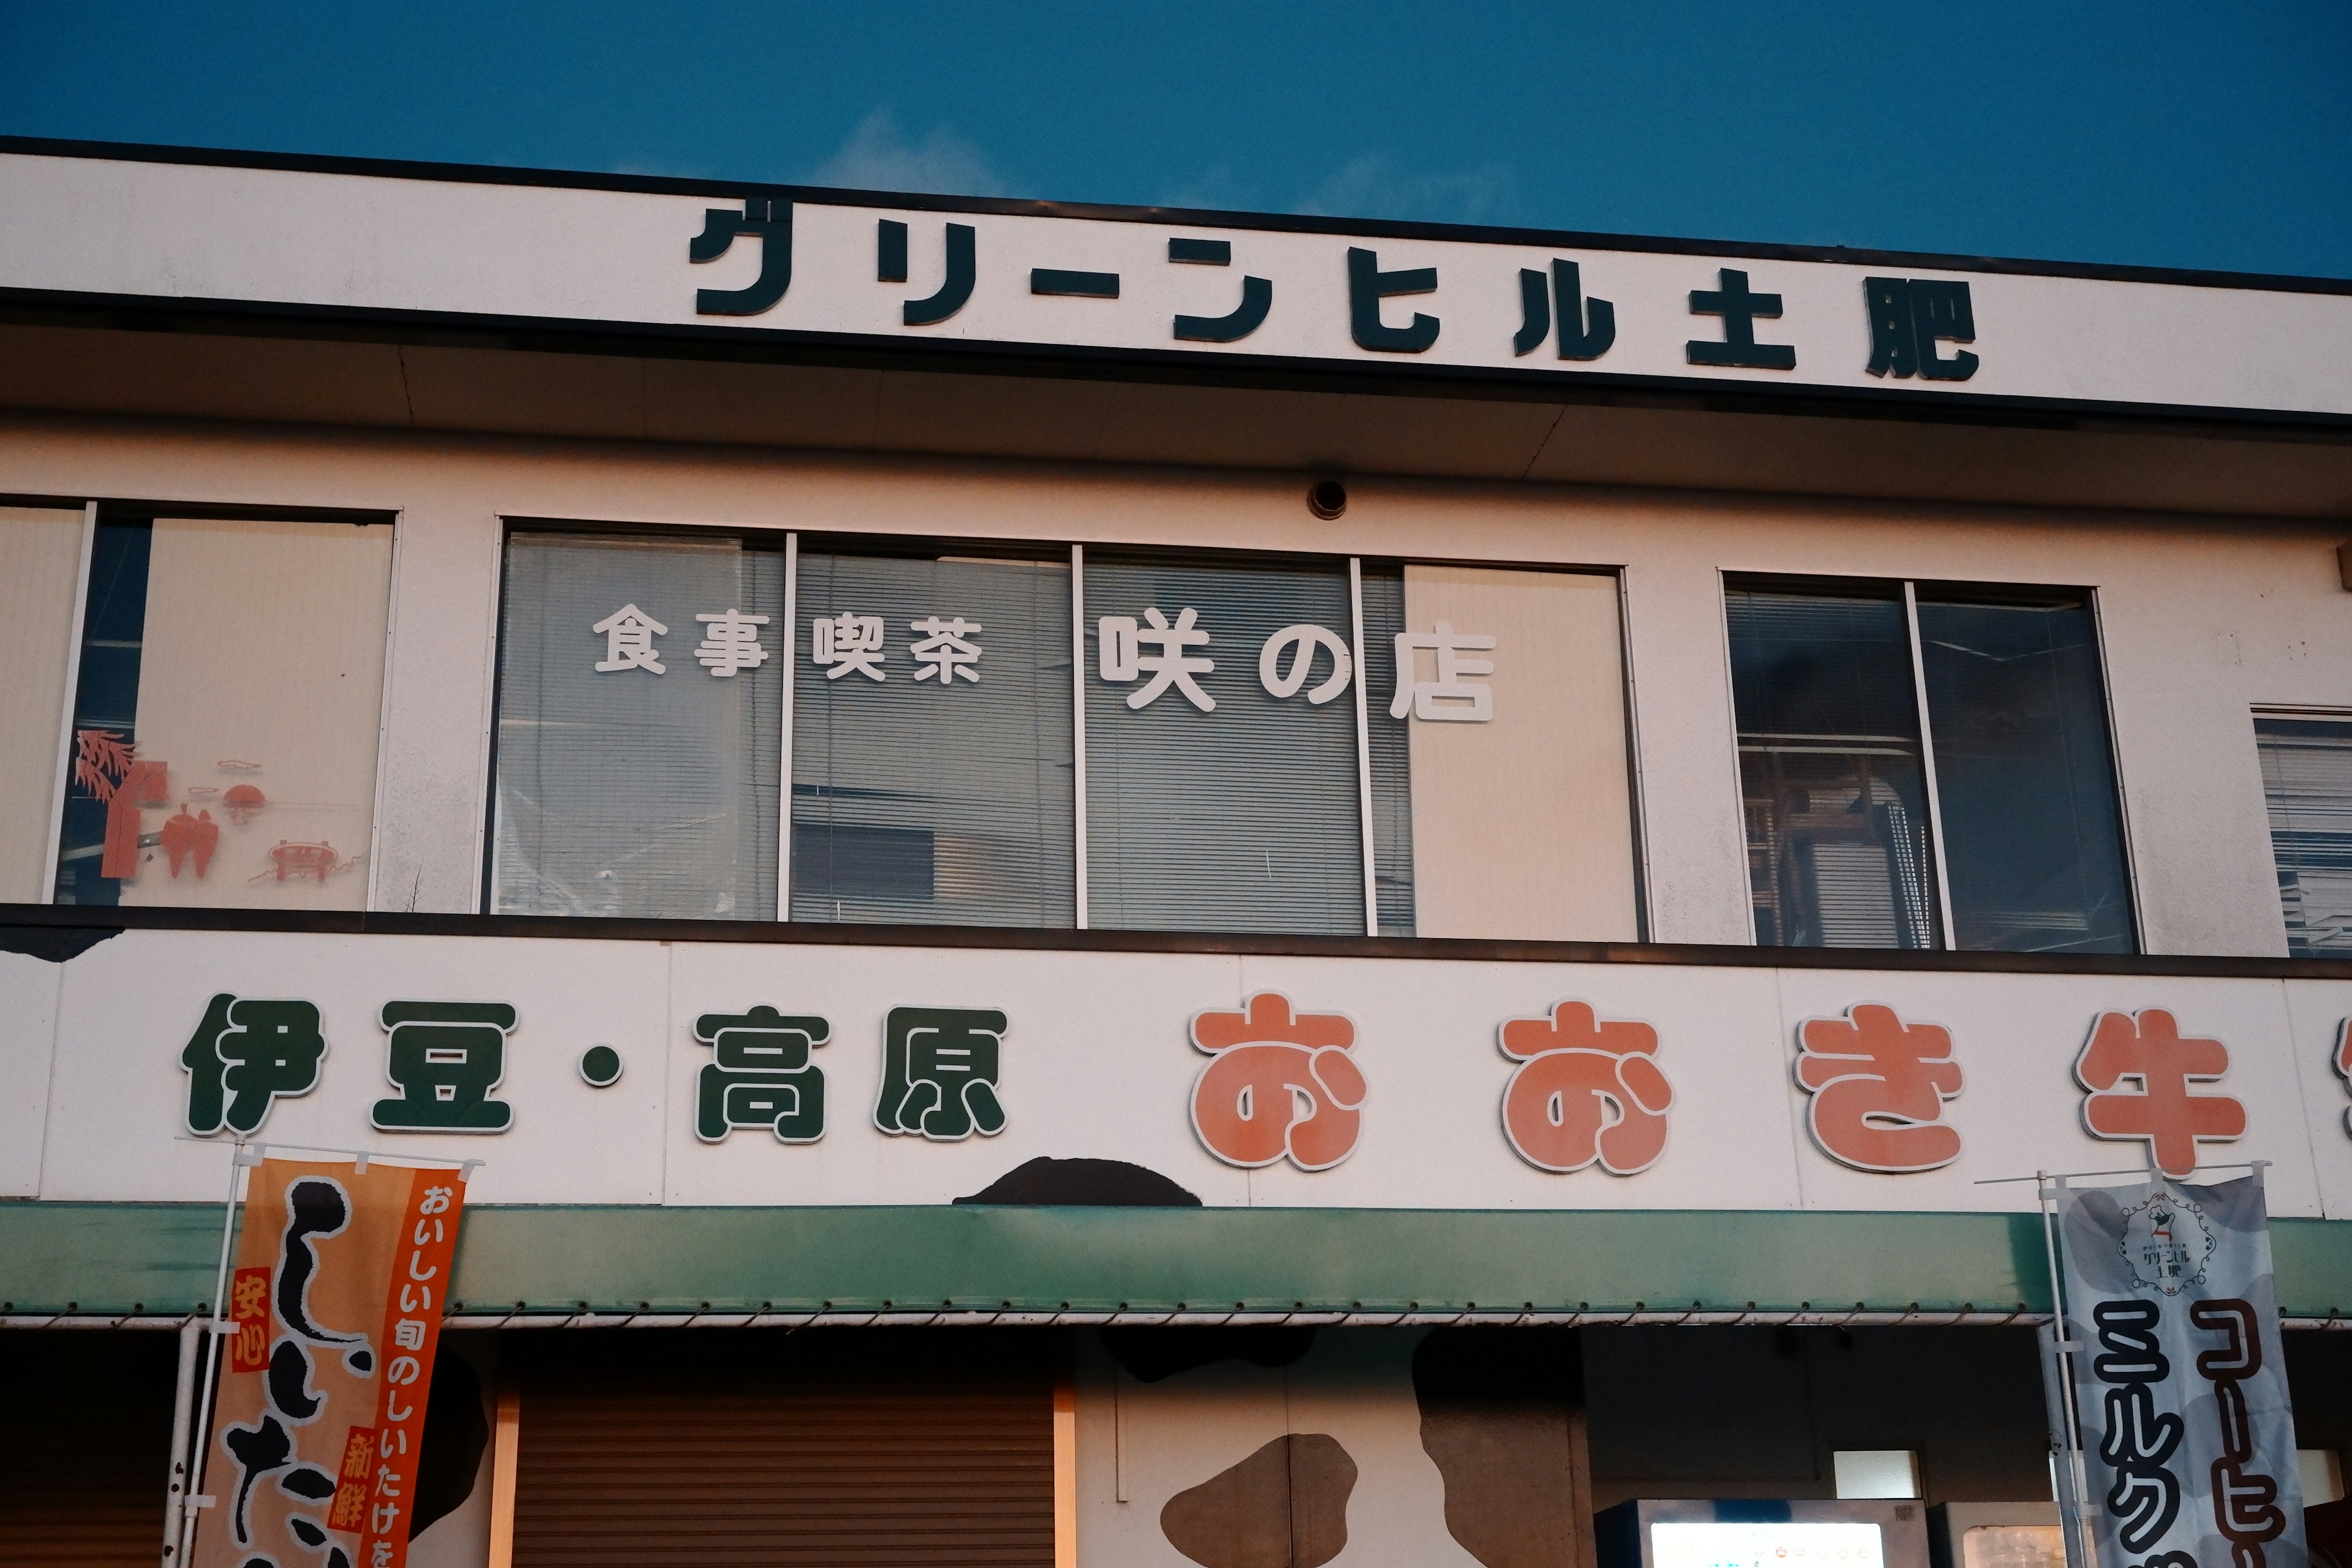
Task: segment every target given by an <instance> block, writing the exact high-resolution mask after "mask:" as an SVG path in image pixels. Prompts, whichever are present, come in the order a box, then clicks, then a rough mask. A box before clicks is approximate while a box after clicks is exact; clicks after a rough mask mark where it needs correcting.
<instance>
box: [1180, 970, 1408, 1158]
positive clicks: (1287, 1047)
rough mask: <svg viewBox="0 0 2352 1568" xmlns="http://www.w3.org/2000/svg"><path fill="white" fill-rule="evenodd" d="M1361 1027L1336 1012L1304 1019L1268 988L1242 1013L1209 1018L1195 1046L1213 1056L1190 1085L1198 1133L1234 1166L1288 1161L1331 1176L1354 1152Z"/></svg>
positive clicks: (1197, 1028)
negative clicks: (1351, 1050)
mask: <svg viewBox="0 0 2352 1568" xmlns="http://www.w3.org/2000/svg"><path fill="white" fill-rule="evenodd" d="M1355 1041H1356V1026H1355V1025H1353V1024H1351V1023H1349V1021H1348V1020H1347V1019H1346V1018H1344V1017H1342V1016H1340V1015H1339V1014H1337V1013H1299V1014H1293V1013H1292V1012H1291V1010H1290V999H1289V998H1288V997H1286V996H1284V995H1282V994H1279V993H1276V992H1273V991H1262V992H1260V993H1258V994H1256V995H1255V996H1253V997H1251V998H1250V999H1249V1001H1248V1003H1247V1004H1245V1005H1244V1010H1243V1011H1241V1012H1239V1013H1202V1014H1201V1015H1200V1016H1197V1017H1195V1018H1194V1019H1193V1020H1192V1043H1193V1044H1194V1045H1195V1046H1197V1047H1200V1048H1201V1049H1202V1050H1204V1051H1207V1052H1209V1053H1210V1055H1211V1056H1212V1057H1213V1058H1214V1059H1213V1060H1212V1061H1211V1062H1210V1063H1209V1065H1208V1066H1207V1067H1204V1068H1202V1069H1201V1076H1200V1078H1199V1079H1198V1080H1197V1081H1195V1082H1194V1084H1193V1085H1192V1131H1194V1132H1195V1133H1197V1134H1198V1135H1199V1137H1200V1140H1201V1142H1202V1146H1203V1147H1205V1148H1206V1149H1207V1150H1208V1151H1209V1152H1210V1153H1212V1154H1214V1155H1215V1156H1216V1157H1217V1158H1218V1159H1220V1160H1223V1161H1224V1162H1225V1163H1227V1164H1229V1165H1252V1166H1255V1165H1271V1164H1273V1163H1275V1162H1276V1160H1279V1159H1282V1158H1283V1157H1284V1156H1285V1155H1287V1156H1288V1157H1289V1159H1290V1163H1292V1164H1294V1165H1297V1167H1298V1168H1299V1169H1300V1170H1302V1171H1324V1170H1328V1169H1329V1168H1330V1167H1332V1166H1333V1165H1336V1164H1338V1163H1339V1162H1340V1161H1342V1160H1344V1159H1346V1158H1347V1157H1348V1156H1349V1154H1351V1153H1353V1152H1355V1148H1356V1133H1357V1131H1358V1130H1359V1129H1360V1127H1361V1125H1362V1122H1363V1112H1362V1109H1361V1108H1362V1106H1363V1103H1364V1094H1365V1090H1366V1085H1365V1082H1364V1074H1363V1069H1361V1068H1359V1067H1357V1066H1356V1061H1355V1058H1353V1057H1350V1056H1349V1054H1348V1047H1349V1046H1352V1045H1353V1044H1355Z"/></svg>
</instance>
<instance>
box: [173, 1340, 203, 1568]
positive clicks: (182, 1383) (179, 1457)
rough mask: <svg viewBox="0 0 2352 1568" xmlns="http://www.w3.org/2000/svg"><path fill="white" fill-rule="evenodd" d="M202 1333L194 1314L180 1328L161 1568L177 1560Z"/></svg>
mask: <svg viewBox="0 0 2352 1568" xmlns="http://www.w3.org/2000/svg"><path fill="white" fill-rule="evenodd" d="M204 1331H205V1326H204V1321H203V1320H202V1319H200V1318H198V1317H197V1316H196V1315H195V1314H194V1312H191V1313H189V1314H188V1321H186V1322H184V1323H182V1324H181V1325H180V1334H179V1339H180V1358H179V1363H178V1368H177V1372H176V1374H175V1377H174V1380H173V1387H172V1466H171V1475H170V1481H169V1487H168V1489H167V1490H166V1491H165V1493H164V1498H163V1568H174V1564H176V1563H178V1562H179V1560H180V1516H181V1515H182V1514H184V1513H185V1512H186V1511H187V1496H188V1423H189V1421H190V1420H191V1419H192V1417H193V1415H194V1404H195V1397H196V1357H197V1354H198V1351H197V1345H198V1343H199V1342H200V1341H201V1340H202V1339H203V1336H204Z"/></svg>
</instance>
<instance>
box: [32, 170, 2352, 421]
mask: <svg viewBox="0 0 2352 1568" xmlns="http://www.w3.org/2000/svg"><path fill="white" fill-rule="evenodd" d="M375 167H380V166H375ZM615 183H616V184H629V183H630V182H625V181H616V182H615ZM645 184H651V183H650V182H647V183H645ZM804 195H805V199H794V198H793V196H792V195H789V194H787V195H757V196H748V195H741V194H735V195H724V196H720V195H683V194H676V193H675V190H674V188H673V187H669V186H667V185H665V186H664V187H661V188H654V189H643V188H640V189H593V188H586V187H584V186H583V185H579V184H568V185H561V186H558V185H534V184H521V183H482V184H475V183H470V182H468V181H467V180H465V179H463V178H449V177H433V178H400V177H393V176H391V175H387V174H379V173H366V174H362V173H356V172H353V173H328V172H318V171H315V170H296V169H286V168H258V167H227V166H215V165H205V164H197V163H141V162H138V161H136V160H135V159H132V158H124V159H122V160H120V161H117V160H108V159H100V158H85V157H62V156H54V155H43V154H38V153H25V152H17V153H0V206H4V207H5V209H6V210H8V211H11V212H18V213H40V214H42V215H44V221H42V222H38V223H19V224H13V225H10V226H7V227H6V228H5V230H0V290H18V289H21V290H35V291H41V292H45V293H63V294H68V295H71V294H90V295H111V296H132V297H144V298H152V299H160V300H218V301H236V302H244V303H248V304H257V303H268V304H273V305H293V306H310V307H320V308H324V309H330V310H358V311H389V312H404V313H425V314H432V315H436V316H458V317H463V316H479V317H486V318H494V319H498V320H501V321H512V320H517V319H521V320H530V321H551V322H571V323H583V324H586V323H599V324H605V323H609V324H614V325H626V326H631V327H656V328H670V329H682V328H700V329H705V330H711V329H725V330H728V331H739V332H749V333H754V334H758V333H771V334H809V335H814V336H820V337H824V338H827V339H832V340H842V339H851V340H856V341H859V342H867V343H875V344H882V343H895V344H898V345H909V344H917V343H920V342H928V341H932V340H945V341H947V342H953V343H961V344H965V345H988V346H996V347H1007V346H1009V347H1024V348H1037V349H1045V350H1050V351H1078V352H1081V353H1090V354H1097V355H1105V354H1107V355H1108V356H1111V357H1114V358H1133V357H1138V356H1142V355H1155V356H1180V357H1192V358H1202V357H1213V356H1218V355H1242V356H1245V357H1248V358H1250V359H1253V360H1259V361H1265V360H1271V361H1276V362H1291V363H1311V364H1318V365H1327V366H1341V367H1347V368H1350V369H1354V370H1374V371H1378V370H1383V369H1389V370H1393V369H1397V368H1400V367H1410V366H1421V367H1433V368H1438V369H1443V370H1449V371H1454V372H1457V373H1470V374H1481V373H1492V374H1506V373H1507V374H1530V375H1536V376H1539V377H1540V376H1549V377H1568V376H1585V375H1598V376H1603V377H1609V378H1632V379H1636V380H1640V381H1643V382H1645V383H1652V382H1660V381H1664V382H1678V383H1686V384H1721V383H1724V382H1733V383H1743V384H1754V385H1791V386H1798V387H1811V388H1819V389H1834V390H1841V391H1847V392H1853V391H1864V390H1867V391H1873V392H1890V393H1895V394H1901V393H1906V392H1908V393H1932V394H1937V395H1960V396H1963V397H1967V398H2020V399H2030V400H2035V401H2038V402H2056V403H2068V404H2116V405H2158V406H2163V407H2167V408H2201V409H2214V410H2230V411H2238V412H2257V411H2262V412H2277V413H2292V414H2296V415H2303V416H2312V415H2317V416H2352V293H2347V292H2342V291H2325V290H2324V289H2311V288H2307V287H2297V286H2294V285H2291V284H2284V283H2283V285H2282V286H2281V287H2278V288H2275V289H2269V288H2259V287H2253V288H2249V287H2235V286H2219V285H2220V284H2221V281H2222V280H2220V279H2216V280H2215V281H2214V283H2211V284H2207V283H2200V282H2198V281H2194V280H2190V281H2147V280H2139V279H2111V278H2095V277H2079V276H2057V275H2054V274H2053V273H2036V272H2032V271H2027V270H2023V269H2000V270H1995V269H1990V268H1987V269H1978V270H1971V269H1969V268H1953V267H1949V266H1938V265H1934V264H1933V263H1932V262H1919V263H1913V262H1905V263H1903V264H1901V265H1894V264H1888V263H1884V262H1882V263H1874V264H1854V263H1848V262H1844V261H1841V260H1836V259H1792V258H1787V257H1786V256H1784V255H1779V254H1775V255H1769V256H1753V255H1749V256H1743V255H1740V254H1738V252H1737V251H1735V250H1730V249H1727V250H1726V251H1725V253H1723V254H1717V255H1710V254H1705V253H1685V252H1684V251H1683V250H1682V249H1680V248H1679V247H1676V248H1672V249H1667V248H1657V249H1650V250H1644V249H1642V248H1639V247H1640V246H1641V245H1642V243H1643V242H1640V241H1627V242H1623V244H1622V246H1620V245H1616V244H1611V243H1606V242H1602V243H1596V242H1595V240H1594V237H1589V236H1586V237H1575V239H1576V243H1572V244H1570V243H1562V244H1550V243H1542V242H1540V240H1538V241H1537V242H1532V243H1531V242H1530V241H1529V239H1528V237H1527V236H1526V235H1525V234H1524V233H1522V232H1521V231H1497V232H1496V237H1494V238H1491V239H1486V238H1480V237H1475V231H1465V230H1459V229H1448V230H1436V231H1426V232H1425V233H1424V232H1421V231H1415V232H1412V233H1409V234H1400V233H1399V232H1397V231H1396V230H1395V228H1394V226H1385V227H1386V228H1387V229H1388V232H1383V233H1378V234H1372V235H1349V234H1346V233H1327V232H1316V230H1318V229H1319V228H1321V227H1322V225H1321V224H1319V223H1315V224H1309V223H1302V222H1290V221H1286V220H1282V219H1273V218H1269V219H1263V220H1256V221H1255V223H1253V220H1250V219H1247V218H1237V217H1234V216H1231V215H1215V216H1210V217H1207V218H1205V219H1202V220H1197V221H1184V220H1171V218H1170V217H1168V216H1166V215H1164V214H1161V213H1160V212H1157V211H1151V210H1142V209H1138V210H1135V211H1134V212H1133V213H1132V214H1131V216H1128V215H1120V216H1061V215H1059V214H1055V213H1049V212H1006V211H1002V210H965V209H985V208H989V207H992V206H1002V205H1003V204H990V203H957V202H953V201H944V202H940V203H937V204H924V205H895V206H894V205H867V204H866V202H864V201H857V202H850V201H844V200H841V199H840V196H839V194H838V193H829V192H823V191H812V192H808V193H805V194H804ZM875 199H876V201H877V202H887V198H875ZM1087 210H1088V212H1089V213H1090V214H1092V213H1099V212H1100V211H1102V209H1087ZM1113 210H1114V211H1116V209H1113ZM698 258H700V259H698ZM2230 281H2231V282H2235V281H2237V280H2234V279H2233V280H2230Z"/></svg>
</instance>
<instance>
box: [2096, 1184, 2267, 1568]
mask: <svg viewBox="0 0 2352 1568" xmlns="http://www.w3.org/2000/svg"><path fill="white" fill-rule="evenodd" d="M2058 1221H2059V1230H2060V1250H2061V1252H2062V1254H2063V1266H2064V1274H2065V1285H2066V1337H2067V1338H2068V1339H2069V1340H2070V1341H2072V1342H2073V1344H2074V1352H2073V1356H2072V1358H2071V1359H2072V1363H2073V1375H2074V1394H2075V1403H2076V1406H2077V1408H2078V1410H2079V1412H2080V1416H2081V1422H2082V1438H2083V1462H2084V1473H2085V1477H2086V1479H2087V1481H2088V1489H2087V1492H2086V1495H2085V1499H2084V1501H2085V1505H2086V1511H2087V1512H2088V1513H2089V1514H2090V1517H2091V1520H2092V1521H2093V1531H2092V1533H2093V1537H2094V1539H2095V1542H2096V1543H2097V1549H2098V1559H2099V1562H2098V1568H2200V1564H2209V1565H2211V1568H2220V1565H2221V1564H2225V1563H2226V1564H2230V1565H2231V1568H2305V1562H2306V1556H2305V1549H2304V1537H2303V1499H2302V1489H2301V1484H2300V1481H2299V1479H2298V1476H2297V1472H2296V1468H2295V1452H2294V1412H2293V1411H2292V1409H2291V1408H2290V1406H2289V1404H2288V1400H2287V1386H2286V1368H2285V1366H2284V1363H2283V1361H2282V1360H2281V1351H2280V1347H2279V1324H2278V1297H2277V1291H2276V1289H2275V1285H2274V1281H2273V1277H2272V1272H2271V1244H2270V1221H2269V1216H2268V1214H2267V1212H2266V1209H2265V1206H2264V1204H2263V1184H2262V1178H2261V1176H2260V1174H2259V1173H2257V1174H2255V1175H2252V1176H2246V1177H2242V1178H2241V1179H2240V1180H2238V1181H2234V1182H2225V1183H2222V1184H2220V1185H2218V1186H2210V1187H2196V1186H2189V1185H2186V1184H2182V1183H2179V1182H2174V1181H2167V1180H2158V1181H2154V1182H2147V1183H2142V1184H2135V1185H2131V1186H2125V1187H2098V1188H2074V1189H2068V1190H2065V1191H2063V1192H2062V1194H2060V1198H2059V1214H2058Z"/></svg>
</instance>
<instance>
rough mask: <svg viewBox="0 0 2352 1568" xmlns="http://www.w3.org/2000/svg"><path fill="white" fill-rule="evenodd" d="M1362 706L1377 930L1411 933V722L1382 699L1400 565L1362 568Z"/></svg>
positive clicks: (1390, 676)
mask: <svg viewBox="0 0 2352 1568" xmlns="http://www.w3.org/2000/svg"><path fill="white" fill-rule="evenodd" d="M1363 596H1364V710H1365V713H1366V714H1367V716H1368V718H1369V720H1370V724H1369V730H1368V733H1367V735H1366V739H1367V740H1368V741H1369V742H1370V755H1371V762H1372V862H1373V864H1374V865H1375V866H1376V867H1378V868H1379V873H1380V874H1379V877H1378V878H1377V896H1378V900H1379V904H1380V916H1381V931H1380V934H1381V935H1382V936H1412V934H1413V925H1414V910H1413V889H1412V744H1411V741H1410V737H1411V735H1412V725H1411V724H1410V723H1409V722H1402V721H1395V720H1391V719H1390V718H1389V717H1388V710H1387V708H1386V707H1384V706H1383V705H1382V704H1383V703H1384V702H1385V701H1386V700H1387V699H1388V698H1389V696H1390V695H1391V694H1392V693H1394V692H1395V690H1396V684H1397V659H1396V639H1397V637H1398V635H1399V634H1400V633H1402V632H1403V631H1404V630H1405V618H1404V569H1403V568H1402V567H1401V566H1372V565H1366V566H1365V567H1364V568H1363Z"/></svg>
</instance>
